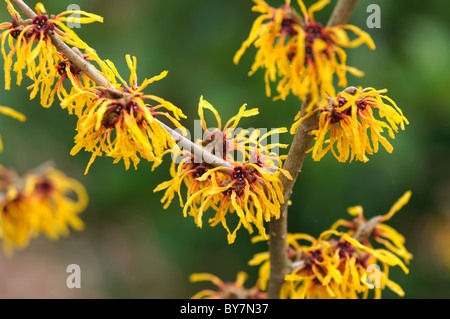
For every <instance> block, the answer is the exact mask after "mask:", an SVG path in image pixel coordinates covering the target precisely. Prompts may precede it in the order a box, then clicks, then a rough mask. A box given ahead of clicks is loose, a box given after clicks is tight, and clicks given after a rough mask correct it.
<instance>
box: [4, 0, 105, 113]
mask: <svg viewBox="0 0 450 319" xmlns="http://www.w3.org/2000/svg"><path fill="white" fill-rule="evenodd" d="M6 2H7V9H8V11H9V13H10V14H11V16H12V18H13V21H12V22H6V23H1V24H0V31H1V30H4V31H3V32H2V33H1V34H0V39H1V52H2V55H3V58H4V71H5V89H7V90H9V89H10V87H11V70H12V71H14V72H15V73H16V74H17V82H16V83H17V85H20V84H21V82H22V79H23V71H24V70H25V69H26V75H27V76H28V77H29V78H30V79H31V80H32V81H33V82H34V84H32V85H30V86H29V87H28V89H30V90H32V91H31V94H30V98H31V99H33V98H34V97H35V96H36V95H37V93H38V91H39V89H40V91H41V92H40V98H41V104H42V106H44V107H50V106H51V105H52V103H53V98H54V95H55V92H57V93H58V95H60V93H61V83H60V82H62V80H63V79H64V75H65V73H66V72H68V70H71V71H69V72H72V73H73V74H74V76H77V75H78V74H79V71H78V70H76V68H74V67H73V66H71V65H69V63H68V61H67V59H65V57H64V56H63V55H62V54H61V53H60V52H59V51H58V49H57V48H56V47H55V46H54V45H53V44H52V36H55V37H58V38H59V39H61V40H62V41H63V42H65V43H66V44H67V45H70V46H73V47H75V48H76V49H78V50H80V49H81V50H86V49H89V47H88V45H87V44H86V43H85V42H84V41H82V40H81V39H80V38H79V37H78V36H77V35H76V33H75V32H74V31H73V30H72V29H70V28H69V27H67V26H66V25H65V22H67V21H68V20H69V19H74V18H73V17H70V16H69V15H73V14H76V15H78V16H79V17H78V18H76V21H77V22H79V23H92V22H103V18H102V17H100V16H98V15H95V14H92V13H88V12H84V11H80V10H75V11H64V12H62V13H60V14H58V15H56V16H55V15H52V16H49V15H47V14H45V13H46V10H45V8H44V6H43V5H42V3H38V4H37V5H36V12H37V15H36V17H35V18H33V19H26V20H23V19H22V18H21V16H20V15H19V13H18V12H17V11H16V10H15V9H14V7H13V6H12V4H11V3H10V1H9V0H6ZM6 43H7V45H6ZM6 46H7V47H8V48H9V52H8V53H7V52H6V48H5V47H6ZM14 56H15V57H16V61H15V62H14V60H13V58H14ZM66 66H68V68H66ZM77 73H78V74H77ZM56 79H58V80H57V86H56V87H55V88H54V89H52V86H53V84H54V82H55V80H56ZM60 99H61V97H60Z"/></svg>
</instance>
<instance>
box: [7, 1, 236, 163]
mask: <svg viewBox="0 0 450 319" xmlns="http://www.w3.org/2000/svg"><path fill="white" fill-rule="evenodd" d="M11 3H12V4H14V5H15V6H16V7H17V8H18V9H19V10H20V11H21V12H22V13H23V14H24V15H26V16H27V17H28V18H30V19H33V18H34V17H36V13H35V12H34V11H33V10H32V9H31V8H30V7H29V6H28V5H27V4H26V3H25V2H23V1H22V0H11ZM48 35H49V37H50V38H51V40H52V43H53V45H54V46H55V48H57V49H58V50H59V51H60V52H61V53H63V54H64V56H65V57H66V58H67V59H68V60H69V61H70V63H72V64H73V65H74V66H75V67H77V68H78V69H79V70H80V71H81V72H83V73H84V74H85V75H86V76H88V77H89V78H90V79H91V80H92V81H94V82H95V83H96V84H97V85H98V86H102V87H105V88H109V89H110V90H114V88H111V87H110V83H109V81H108V80H107V79H106V78H105V77H104V76H103V75H102V74H100V73H99V72H98V71H97V70H96V69H95V68H94V67H93V66H92V64H90V63H89V62H88V61H86V60H84V59H83V58H82V56H80V55H79V54H78V53H77V52H76V51H75V50H73V49H71V48H70V47H69V46H68V45H67V44H65V43H64V41H62V40H61V39H60V38H59V37H58V36H57V35H56V34H54V33H53V32H51V31H49V33H48ZM119 94H120V93H119ZM154 120H155V121H156V122H158V123H159V124H160V125H161V126H162V127H163V128H164V129H165V130H166V131H167V132H169V133H170V135H171V136H172V137H173V139H174V140H175V142H176V143H177V144H178V146H179V147H180V148H181V149H183V150H187V151H189V152H191V153H192V154H193V155H194V157H196V158H197V159H198V160H199V161H205V162H206V163H208V164H210V165H211V166H214V167H216V166H223V167H228V168H232V167H233V166H232V165H231V164H230V163H228V162H227V161H225V160H223V159H222V158H220V157H218V156H215V155H214V154H212V153H211V152H209V151H207V150H205V149H204V148H203V147H201V146H199V145H197V144H195V143H193V142H192V141H190V140H189V139H187V138H185V137H184V136H183V135H181V134H179V133H177V132H176V131H175V130H173V129H172V128H170V127H169V126H167V125H165V124H164V123H162V122H161V121H159V120H158V119H156V118H155V119H154Z"/></svg>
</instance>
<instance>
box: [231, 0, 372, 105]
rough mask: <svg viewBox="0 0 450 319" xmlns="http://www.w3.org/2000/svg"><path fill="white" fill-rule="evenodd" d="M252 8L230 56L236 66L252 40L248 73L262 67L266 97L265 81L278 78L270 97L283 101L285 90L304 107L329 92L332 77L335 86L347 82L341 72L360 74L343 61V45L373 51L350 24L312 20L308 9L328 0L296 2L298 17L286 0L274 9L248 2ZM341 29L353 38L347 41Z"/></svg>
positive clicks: (257, 0)
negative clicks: (248, 26)
mask: <svg viewBox="0 0 450 319" xmlns="http://www.w3.org/2000/svg"><path fill="white" fill-rule="evenodd" d="M254 2H255V3H256V4H255V5H254V6H253V8H252V10H253V11H256V12H259V13H260V14H261V15H260V16H259V17H258V18H257V19H256V20H255V22H254V23H253V26H252V29H251V31H250V35H249V37H248V38H247V40H245V41H244V42H243V43H242V46H241V48H240V49H239V50H238V51H237V52H236V54H235V56H234V63H235V64H237V63H238V62H239V60H240V59H241V57H242V55H243V54H244V52H245V51H246V50H247V49H248V48H249V47H250V46H251V45H252V44H253V45H254V46H255V47H256V49H257V52H256V56H255V61H254V63H253V65H252V67H251V70H250V72H249V75H253V74H254V73H255V72H256V71H257V70H258V69H260V68H262V69H265V74H264V79H265V84H266V95H267V96H270V95H271V87H270V83H271V82H278V83H277V86H276V91H277V92H278V96H277V97H276V98H281V99H283V100H284V99H285V98H286V97H287V96H288V95H289V94H290V93H291V92H292V94H294V95H295V96H298V97H299V98H300V99H302V100H307V97H309V103H308V105H307V106H306V107H307V110H308V111H309V110H311V108H312V106H313V105H315V104H317V103H319V102H320V101H322V100H323V99H325V96H326V95H329V96H335V89H334V86H333V78H334V75H335V74H336V75H337V78H338V85H339V86H341V87H345V86H347V77H346V73H347V72H349V73H351V74H353V75H356V76H362V75H363V72H361V71H359V70H357V69H356V68H353V67H350V66H348V65H347V64H346V60H347V54H346V52H345V50H344V49H343V48H354V47H358V46H360V45H362V44H366V45H367V46H368V47H369V48H370V49H372V50H373V49H375V44H374V43H373V41H372V39H371V38H370V36H369V35H368V34H367V33H366V32H364V31H362V30H361V29H359V28H358V27H356V26H353V25H348V24H347V25H337V26H323V25H322V24H321V23H319V22H316V21H315V19H314V13H315V12H317V11H319V10H321V9H322V8H323V7H324V6H325V5H327V4H328V3H329V2H330V0H320V1H317V2H316V3H315V4H313V5H312V6H311V7H310V8H309V9H306V7H305V5H304V3H303V1H302V0H298V1H297V2H298V4H299V6H300V9H301V12H302V16H300V15H299V14H298V13H297V11H296V10H295V9H294V8H293V7H291V1H290V0H285V4H284V5H282V6H280V7H279V8H273V7H271V6H269V5H268V4H267V3H266V2H265V1H263V0H254ZM347 31H351V32H352V33H354V35H355V36H356V38H355V39H350V37H349V35H348V34H347Z"/></svg>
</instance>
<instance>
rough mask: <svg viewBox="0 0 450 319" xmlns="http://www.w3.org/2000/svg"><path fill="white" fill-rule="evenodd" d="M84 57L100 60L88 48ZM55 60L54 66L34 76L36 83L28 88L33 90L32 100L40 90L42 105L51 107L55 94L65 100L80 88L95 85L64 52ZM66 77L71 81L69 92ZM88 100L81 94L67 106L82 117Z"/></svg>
mask: <svg viewBox="0 0 450 319" xmlns="http://www.w3.org/2000/svg"><path fill="white" fill-rule="evenodd" d="M80 54H81V52H80ZM82 57H83V59H85V60H90V63H92V62H93V61H95V62H97V63H98V61H99V57H98V56H97V54H96V53H95V51H94V50H92V49H86V53H85V54H82ZM54 62H55V63H56V64H55V66H54V67H51V68H48V69H47V72H46V73H44V72H40V73H38V74H37V75H36V77H35V78H34V83H33V84H32V85H30V86H29V87H28V88H27V89H28V90H31V93H30V100H31V99H34V98H35V97H36V95H37V93H38V92H40V101H41V105H42V106H43V107H45V108H49V107H50V106H52V104H53V102H54V100H55V95H57V97H58V99H59V101H63V100H64V99H65V98H66V97H67V96H69V95H73V94H76V93H77V92H78V90H79V89H80V88H82V87H90V86H93V85H95V84H94V82H93V81H92V80H91V79H90V78H89V77H88V76H86V75H85V74H84V73H83V72H81V70H80V69H78V68H77V67H76V66H74V65H73V64H72V63H71V62H70V61H69V60H68V59H67V58H66V57H65V56H64V55H63V54H61V53H59V52H58V55H57V56H55V61H54ZM65 79H68V80H69V83H70V90H69V93H68V92H67V90H66V88H65V87H64V82H65V81H64V80H65ZM55 82H56V83H55ZM86 102H87V101H86V98H85V97H84V96H79V97H78V98H77V99H76V100H75V101H74V105H70V106H66V107H67V109H68V111H69V114H72V113H73V112H74V111H75V114H76V115H77V116H78V117H80V116H81V112H82V110H83V108H84V107H85V105H86Z"/></svg>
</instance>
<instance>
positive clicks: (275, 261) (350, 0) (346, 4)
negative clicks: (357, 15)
mask: <svg viewBox="0 0 450 319" xmlns="http://www.w3.org/2000/svg"><path fill="white" fill-rule="evenodd" d="M357 4H358V0H339V1H338V2H337V4H336V6H335V8H334V10H333V13H332V14H331V17H330V19H329V21H328V24H327V26H335V25H340V24H345V23H347V21H348V20H349V19H350V16H351V14H352V12H353V9H354V8H355V7H356V5H357ZM305 102H307V101H305ZM306 105H307V104H305V103H303V107H302V109H301V115H300V116H301V117H303V116H304V115H306V114H305V108H306V107H305V106H306ZM317 125H318V115H317V114H316V115H313V116H311V117H309V118H307V119H305V120H304V121H303V122H302V124H300V126H299V127H298V128H297V131H296V133H295V135H294V138H293V140H292V143H291V146H290V148H289V153H288V156H287V158H286V160H285V162H284V165H283V168H284V169H286V170H288V171H289V173H291V175H292V178H293V179H292V180H288V179H287V178H285V177H284V176H281V178H280V179H281V181H282V183H283V186H284V204H283V205H282V206H281V209H280V218H279V219H272V220H271V221H270V223H269V254H270V280H269V287H268V290H267V297H268V298H270V299H277V298H279V296H280V290H281V286H282V285H283V281H284V276H285V275H286V271H287V270H288V269H289V266H288V263H287V256H286V251H287V244H286V236H287V211H288V205H289V204H288V203H289V199H290V197H291V194H292V190H293V188H294V185H295V182H296V180H297V177H298V175H299V173H300V171H301V168H302V166H303V161H304V160H305V152H306V151H307V150H308V148H309V146H310V144H311V142H312V139H313V137H312V136H311V134H310V132H311V131H312V130H314V129H315V128H317Z"/></svg>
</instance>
